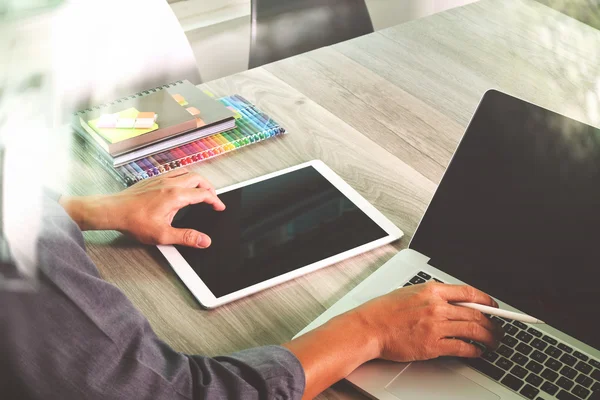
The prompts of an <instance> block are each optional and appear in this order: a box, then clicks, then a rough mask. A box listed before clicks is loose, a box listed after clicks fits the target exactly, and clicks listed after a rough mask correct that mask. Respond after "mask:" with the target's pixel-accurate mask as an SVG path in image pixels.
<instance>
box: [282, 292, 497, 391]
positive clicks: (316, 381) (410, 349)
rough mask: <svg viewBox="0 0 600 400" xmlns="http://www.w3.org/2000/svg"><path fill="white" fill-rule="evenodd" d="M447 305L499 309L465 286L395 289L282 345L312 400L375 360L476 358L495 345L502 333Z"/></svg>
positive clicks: (474, 315) (472, 313) (472, 312)
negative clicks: (297, 362)
mask: <svg viewBox="0 0 600 400" xmlns="http://www.w3.org/2000/svg"><path fill="white" fill-rule="evenodd" d="M449 302H472V303H479V304H485V305H489V306H493V307H497V306H498V304H496V302H495V301H494V300H493V299H492V298H491V297H489V296H488V295H486V294H485V293H483V292H480V291H479V290H476V289H474V288H472V287H470V286H459V285H445V284H441V283H427V284H422V285H414V286H410V287H406V288H401V289H397V290H394V291H393V292H390V293H388V294H386V295H384V296H381V297H378V298H376V299H373V300H371V301H369V302H367V303H365V304H363V305H361V306H359V307H357V308H356V309H354V310H351V311H349V312H347V313H345V314H342V315H340V316H338V317H336V318H333V319H331V320H330V321H329V322H327V323H326V324H324V325H323V326H321V327H319V328H317V329H315V330H313V331H311V332H308V333H307V334H305V335H303V336H301V337H299V338H297V339H295V340H293V341H291V342H289V343H286V344H285V345H284V346H285V347H287V348H288V349H289V350H290V351H291V352H292V353H294V354H295V355H296V357H298V359H299V360H300V363H301V364H302V367H303V368H304V372H305V376H306V389H305V393H304V398H307V399H309V398H313V397H314V396H316V395H317V394H319V393H320V392H321V391H323V390H324V389H326V388H327V387H329V386H331V385H332V384H333V383H335V382H337V381H338V380H340V379H342V378H345V377H346V376H347V375H348V374H350V372H352V371H353V370H354V369H356V368H357V367H358V366H360V365H361V364H363V363H365V362H367V361H369V360H372V359H376V358H383V359H387V360H393V361H402V362H408V361H416V360H427V359H431V358H437V357H440V356H458V357H478V356H479V355H481V352H482V351H481V349H479V348H478V347H477V346H475V345H472V344H469V343H467V342H465V341H463V340H459V339H455V338H462V339H471V340H474V341H476V342H480V343H483V344H484V345H485V346H487V347H488V348H491V349H494V348H496V347H497V346H498V344H499V341H500V339H501V338H502V336H503V331H502V328H501V327H500V326H499V325H496V324H494V323H493V322H492V321H490V320H489V319H488V318H486V317H485V316H484V315H483V314H482V313H480V312H479V311H476V310H472V309H469V308H464V307H460V306H455V305H452V304H450V303H449Z"/></svg>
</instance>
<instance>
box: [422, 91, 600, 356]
mask: <svg viewBox="0 0 600 400" xmlns="http://www.w3.org/2000/svg"><path fill="white" fill-rule="evenodd" d="M410 248H412V249H414V250H417V251H418V252H420V253H422V254H424V255H426V256H428V257H431V261H430V264H431V265H433V266H435V267H436V268H439V269H441V270H442V271H444V272H446V273H448V274H450V275H453V276H455V277H456V278H458V279H460V280H462V281H464V282H467V283H469V284H471V285H473V286H475V287H477V288H479V289H481V290H483V291H485V292H487V293H489V294H490V295H492V296H494V297H497V298H499V299H501V300H502V301H504V302H506V303H509V304H510V305H512V306H513V307H516V308H518V309H520V310H521V311H523V312H525V313H528V314H531V315H533V316H535V317H537V318H539V319H542V320H544V321H545V322H546V323H548V324H550V325H551V326H553V327H555V328H557V329H559V330H561V331H563V332H565V333H567V334H569V335H571V336H573V337H575V338H577V339H579V340H581V341H582V342H584V343H587V344H589V345H591V346H592V347H594V348H596V349H600V130H598V129H596V128H593V127H591V126H588V125H585V124H582V123H579V122H576V121H573V120H571V119H568V118H566V117H563V116H561V115H558V114H556V113H553V112H551V111H548V110H544V109H541V108H539V107H537V106H535V105H532V104H529V103H526V102H523V101H521V100H518V99H515V98H513V97H510V96H508V95H505V94H502V93H499V92H496V91H490V92H488V93H486V95H485V96H484V99H483V100H482V102H481V104H480V105H479V108H478V109H477V111H476V113H475V116H474V117H473V120H472V121H471V123H470V125H469V128H468V129H467V132H466V133H465V136H464V138H463V140H462V142H461V143H460V145H459V148H458V150H457V152H456V154H455V155H454V157H453V159H452V161H451V163H450V165H449V167H448V170H447V172H446V174H445V175H444V178H443V179H442V182H441V184H440V186H439V188H438V190H437V191H436V193H435V196H434V197H433V199H432V201H431V204H430V206H429V208H428V210H427V212H426V213H425V216H424V217H423V220H422V221H421V224H420V226H419V227H418V229H417V232H416V233H415V236H414V238H413V240H412V242H411V244H410Z"/></svg>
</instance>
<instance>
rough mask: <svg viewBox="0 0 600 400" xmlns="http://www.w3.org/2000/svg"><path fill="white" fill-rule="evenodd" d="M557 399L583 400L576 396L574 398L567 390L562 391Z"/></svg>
mask: <svg viewBox="0 0 600 400" xmlns="http://www.w3.org/2000/svg"><path fill="white" fill-rule="evenodd" d="M556 398H557V399H558V400H581V399H579V398H578V397H576V396H573V395H572V394H571V393H569V392H567V391H566V390H561V391H560V393H558V394H557V395H556Z"/></svg>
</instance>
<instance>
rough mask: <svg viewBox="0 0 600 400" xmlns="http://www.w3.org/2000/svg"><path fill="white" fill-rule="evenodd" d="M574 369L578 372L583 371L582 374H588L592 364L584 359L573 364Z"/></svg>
mask: <svg viewBox="0 0 600 400" xmlns="http://www.w3.org/2000/svg"><path fill="white" fill-rule="evenodd" d="M575 369H576V370H577V371H579V372H583V373H584V374H589V373H590V372H592V366H591V365H590V364H588V363H586V362H584V361H579V362H578V363H577V365H576V366H575Z"/></svg>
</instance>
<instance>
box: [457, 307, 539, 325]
mask: <svg viewBox="0 0 600 400" xmlns="http://www.w3.org/2000/svg"><path fill="white" fill-rule="evenodd" d="M452 304H454V305H455V306H461V307H467V308H472V309H474V310H477V311H481V312H482V313H484V314H490V315H495V316H497V317H503V318H508V319H514V320H515V321H521V322H526V323H528V324H545V322H544V321H542V320H539V319H537V318H534V317H532V316H531V315H527V314H521V313H517V312H513V311H507V310H502V309H500V308H495V307H490V306H484V305H483V304H477V303H452Z"/></svg>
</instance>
